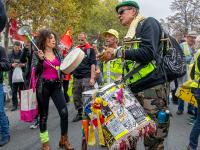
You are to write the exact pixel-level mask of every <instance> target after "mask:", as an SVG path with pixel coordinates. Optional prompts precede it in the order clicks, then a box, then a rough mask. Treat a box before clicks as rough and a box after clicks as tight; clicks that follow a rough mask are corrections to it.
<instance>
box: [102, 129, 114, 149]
mask: <svg viewBox="0 0 200 150" xmlns="http://www.w3.org/2000/svg"><path fill="white" fill-rule="evenodd" d="M102 130H103V136H104V139H105V142H106V144H107V146H108V147H109V148H110V147H111V146H112V145H113V144H114V142H115V141H116V140H115V138H114V137H113V135H112V134H111V133H110V131H109V130H108V129H107V127H106V126H102Z"/></svg>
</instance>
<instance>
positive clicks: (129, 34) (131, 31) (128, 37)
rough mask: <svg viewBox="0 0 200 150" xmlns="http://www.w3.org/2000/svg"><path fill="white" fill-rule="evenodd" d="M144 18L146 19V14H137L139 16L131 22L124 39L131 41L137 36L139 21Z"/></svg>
mask: <svg viewBox="0 0 200 150" xmlns="http://www.w3.org/2000/svg"><path fill="white" fill-rule="evenodd" d="M144 19H145V17H144V16H142V15H140V14H138V15H137V17H136V18H135V19H134V20H133V21H132V22H131V25H130V27H129V29H128V32H127V34H126V36H125V37H124V41H131V40H132V39H133V38H134V37H135V33H136V28H137V26H138V23H139V22H140V21H142V20H144Z"/></svg>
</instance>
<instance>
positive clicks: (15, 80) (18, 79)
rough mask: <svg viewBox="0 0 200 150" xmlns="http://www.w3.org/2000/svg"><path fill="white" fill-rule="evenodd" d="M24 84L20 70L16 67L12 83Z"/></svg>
mask: <svg viewBox="0 0 200 150" xmlns="http://www.w3.org/2000/svg"><path fill="white" fill-rule="evenodd" d="M19 82H24V78H23V73H22V68H20V67H16V68H15V69H14V71H13V75H12V83H19Z"/></svg>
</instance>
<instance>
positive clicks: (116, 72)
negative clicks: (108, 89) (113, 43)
mask: <svg viewBox="0 0 200 150" xmlns="http://www.w3.org/2000/svg"><path fill="white" fill-rule="evenodd" d="M122 68H123V66H122V60H121V58H117V59H114V60H111V61H109V62H107V63H104V64H103V80H104V84H105V83H107V84H110V83H113V82H114V81H116V80H119V79H120V78H121V76H122V72H123V69H122Z"/></svg>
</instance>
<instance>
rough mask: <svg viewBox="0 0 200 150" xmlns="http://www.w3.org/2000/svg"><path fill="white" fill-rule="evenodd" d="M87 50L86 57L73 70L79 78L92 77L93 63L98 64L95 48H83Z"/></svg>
mask: <svg viewBox="0 0 200 150" xmlns="http://www.w3.org/2000/svg"><path fill="white" fill-rule="evenodd" d="M82 50H83V51H84V52H85V55H86V57H85V58H84V59H83V61H82V62H81V64H80V65H79V66H78V67H77V68H76V69H75V70H74V71H73V73H72V74H73V75H74V77H75V78H77V79H82V78H90V77H91V65H96V55H95V52H94V49H92V48H89V49H82Z"/></svg>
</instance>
